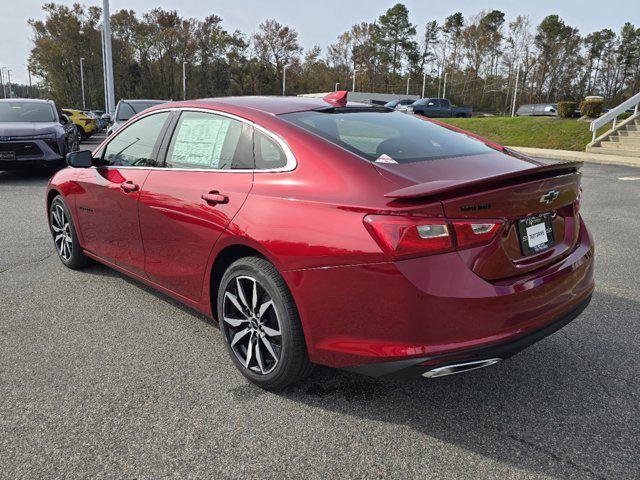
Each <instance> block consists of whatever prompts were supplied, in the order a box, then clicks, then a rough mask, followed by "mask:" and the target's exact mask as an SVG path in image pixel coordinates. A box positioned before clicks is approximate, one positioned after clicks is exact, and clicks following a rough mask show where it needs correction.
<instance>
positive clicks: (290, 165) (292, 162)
mask: <svg viewBox="0 0 640 480" xmlns="http://www.w3.org/2000/svg"><path fill="white" fill-rule="evenodd" d="M175 111H178V112H202V113H209V114H212V115H220V116H223V117H228V118H231V119H233V120H237V121H239V122H241V123H246V124H247V125H250V126H252V127H253V128H255V129H257V130H260V131H261V132H262V133H264V134H265V135H266V136H268V137H270V138H271V139H273V140H274V141H275V142H276V143H277V144H278V145H279V146H280V148H281V149H282V151H283V152H284V155H285V157H286V158H287V163H286V164H285V165H284V166H283V167H278V168H265V169H259V168H237V169H224V168H168V167H150V166H139V167H138V166H134V165H105V166H102V167H97V166H92V167H91V168H103V169H104V168H107V169H112V168H117V169H125V170H128V169H141V168H146V169H150V170H151V169H153V170H169V171H172V172H226V173H281V172H291V171H293V170H295V168H296V167H297V166H298V162H297V160H296V157H295V155H294V154H293V152H292V151H291V148H290V147H289V144H288V143H287V142H286V141H285V140H284V139H283V138H282V137H281V136H280V135H278V134H276V133H274V132H272V131H271V130H268V129H266V128H265V127H263V126H262V125H258V124H257V123H255V122H252V121H251V120H247V119H246V118H243V117H239V116H238V115H234V114H233V113H227V112H221V111H220V110H214V109H211V108H200V107H168V108H162V109H159V110H153V111H152V112H148V113H144V114H142V115H141V116H140V117H139V118H137V119H136V121H135V122H132V123H131V124H128V125H126V126H125V127H121V128H119V129H118V131H117V132H115V133H114V134H113V135H112V136H111V138H108V139H107V140H108V141H107V142H106V143H105V144H104V145H102V147H101V152H100V153H101V154H104V150H105V149H106V148H107V146H108V145H109V144H110V143H111V142H112V141H113V139H114V138H116V137H117V136H118V135H120V133H121V132H124V131H125V130H126V129H127V128H129V127H130V126H131V125H133V124H134V123H137V122H138V121H140V120H142V119H143V118H145V117H148V116H150V115H154V114H157V113H163V112H175ZM172 134H173V132H172Z"/></svg>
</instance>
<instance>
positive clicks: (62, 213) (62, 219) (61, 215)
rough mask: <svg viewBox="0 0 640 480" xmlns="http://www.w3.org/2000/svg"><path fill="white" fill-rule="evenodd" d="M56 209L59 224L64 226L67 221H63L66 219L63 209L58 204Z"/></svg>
mask: <svg viewBox="0 0 640 480" xmlns="http://www.w3.org/2000/svg"><path fill="white" fill-rule="evenodd" d="M56 209H57V210H58V218H60V225H61V226H63V227H64V226H65V223H67V222H65V220H66V219H65V215H64V210H63V209H62V207H61V206H60V205H58V206H57V207H56Z"/></svg>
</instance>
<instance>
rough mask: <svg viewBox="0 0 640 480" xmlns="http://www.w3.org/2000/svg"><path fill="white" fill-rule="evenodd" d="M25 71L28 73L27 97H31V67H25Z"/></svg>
mask: <svg viewBox="0 0 640 480" xmlns="http://www.w3.org/2000/svg"><path fill="white" fill-rule="evenodd" d="M27 73H28V74H29V97H33V88H32V87H31V69H30V68H29V67H27Z"/></svg>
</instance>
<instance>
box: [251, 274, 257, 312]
mask: <svg viewBox="0 0 640 480" xmlns="http://www.w3.org/2000/svg"><path fill="white" fill-rule="evenodd" d="M257 306H258V282H257V281H255V280H254V281H253V294H252V295H251V311H252V312H253V313H254V314H255V311H256V307H257Z"/></svg>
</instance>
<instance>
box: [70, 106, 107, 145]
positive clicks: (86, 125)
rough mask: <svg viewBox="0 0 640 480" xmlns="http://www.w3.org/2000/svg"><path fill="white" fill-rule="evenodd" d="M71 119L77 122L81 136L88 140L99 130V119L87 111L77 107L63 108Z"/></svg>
mask: <svg viewBox="0 0 640 480" xmlns="http://www.w3.org/2000/svg"><path fill="white" fill-rule="evenodd" d="M62 113H64V114H65V115H66V116H67V117H69V119H70V120H71V121H72V122H73V123H74V124H75V126H76V129H77V130H78V133H79V134H80V138H81V139H82V140H86V139H87V138H90V137H91V136H92V135H93V134H94V133H96V132H97V131H98V129H99V128H98V121H97V120H96V119H95V118H94V117H93V116H91V115H88V114H87V112H85V111H83V110H78V109H76V108H64V109H63V110H62Z"/></svg>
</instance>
